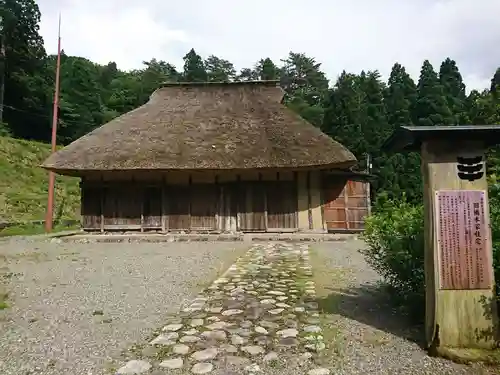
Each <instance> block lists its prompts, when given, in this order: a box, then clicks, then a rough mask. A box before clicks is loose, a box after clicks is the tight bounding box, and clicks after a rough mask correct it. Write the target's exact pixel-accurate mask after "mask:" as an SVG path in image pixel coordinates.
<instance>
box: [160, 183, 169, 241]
mask: <svg viewBox="0 0 500 375" xmlns="http://www.w3.org/2000/svg"><path fill="white" fill-rule="evenodd" d="M161 231H162V232H163V233H166V232H167V231H168V200H167V179H166V178H165V175H163V176H162V179H161Z"/></svg>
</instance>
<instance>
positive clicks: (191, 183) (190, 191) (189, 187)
mask: <svg viewBox="0 0 500 375" xmlns="http://www.w3.org/2000/svg"><path fill="white" fill-rule="evenodd" d="M192 185H193V178H192V176H191V175H189V179H188V189H189V204H188V221H189V225H188V228H186V229H188V230H189V231H191V230H192V229H191V204H192V201H193V200H192V199H191V196H192V194H193V189H192Z"/></svg>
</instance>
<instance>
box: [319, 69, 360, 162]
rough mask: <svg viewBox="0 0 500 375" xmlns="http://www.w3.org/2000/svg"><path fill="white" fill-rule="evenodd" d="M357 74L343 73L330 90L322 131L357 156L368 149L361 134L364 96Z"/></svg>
mask: <svg viewBox="0 0 500 375" xmlns="http://www.w3.org/2000/svg"><path fill="white" fill-rule="evenodd" d="M357 79H358V77H357V76H356V75H355V74H351V73H347V72H346V71H343V72H342V73H341V74H340V76H339V77H338V79H337V82H335V85H334V87H333V88H332V89H330V90H329V93H328V97H327V99H326V101H325V106H326V109H325V115H324V118H323V124H322V127H321V128H322V130H323V132H325V133H326V134H328V135H329V136H330V137H332V138H334V139H335V140H337V141H339V142H340V143H342V144H343V145H344V146H346V147H347V148H349V149H350V150H351V151H352V152H353V153H354V154H355V155H356V156H359V154H362V153H363V149H364V148H365V147H366V146H365V144H364V143H363V138H362V137H361V138H360V137H359V134H360V127H359V124H360V105H361V102H362V100H363V97H364V94H363V93H362V92H360V88H359V85H358V81H357Z"/></svg>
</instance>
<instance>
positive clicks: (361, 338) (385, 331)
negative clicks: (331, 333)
mask: <svg viewBox="0 0 500 375" xmlns="http://www.w3.org/2000/svg"><path fill="white" fill-rule="evenodd" d="M363 246H364V243H363V242H362V241H359V240H350V241H347V242H339V243H326V242H325V243H321V244H316V245H313V248H314V253H315V254H316V261H315V262H313V267H314V266H319V267H321V268H324V269H326V270H330V272H331V273H332V274H334V275H336V277H334V279H335V282H332V283H331V285H330V286H327V287H326V288H325V290H326V291H327V292H326V295H323V298H322V299H323V303H321V300H320V305H322V306H331V307H330V308H331V310H330V311H325V313H326V314H327V315H330V318H332V319H333V320H334V325H335V326H336V328H337V329H338V335H337V337H338V338H337V343H336V345H337V346H338V351H339V352H340V354H339V359H338V361H337V364H336V367H337V370H336V371H334V373H335V374H338V375H354V374H367V373H370V374H377V375H378V374H380V375H385V374H387V375H388V374H391V375H397V374H412V375H424V374H425V375H427V374H429V375H431V374H440V375H455V374H470V375H479V374H483V375H486V374H498V372H497V371H498V370H494V369H492V368H484V367H482V366H479V365H474V366H466V365H457V364H454V363H452V362H450V361H447V360H443V359H439V358H431V357H429V356H428V355H427V353H426V352H425V351H424V350H422V349H421V346H420V345H419V343H421V342H422V336H421V334H422V332H423V328H421V327H412V326H411V325H410V324H409V322H408V321H407V320H406V319H404V317H402V316H401V315H400V314H398V313H397V312H396V311H394V309H392V308H391V307H390V306H389V304H388V298H387V297H388V296H387V295H386V294H385V293H384V292H383V291H381V289H380V288H378V287H377V283H378V282H379V281H380V279H379V277H378V275H377V274H376V273H375V271H373V270H372V269H371V268H370V267H369V266H368V265H367V264H366V262H365V261H364V259H363V256H362V255H361V254H360V253H359V251H358V250H359V249H361V248H362V247H363ZM316 285H317V287H318V281H317V282H316Z"/></svg>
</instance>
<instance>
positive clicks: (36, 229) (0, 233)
mask: <svg viewBox="0 0 500 375" xmlns="http://www.w3.org/2000/svg"><path fill="white" fill-rule="evenodd" d="M77 229H80V225H79V224H74V225H62V224H55V225H54V226H53V227H52V233H57V232H62V231H67V230H77ZM44 233H45V226H44V225H41V224H40V225H34V224H21V225H15V226H13V227H7V228H4V229H2V230H0V237H8V236H33V235H37V234H44Z"/></svg>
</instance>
